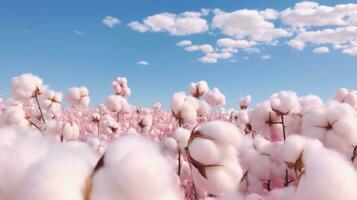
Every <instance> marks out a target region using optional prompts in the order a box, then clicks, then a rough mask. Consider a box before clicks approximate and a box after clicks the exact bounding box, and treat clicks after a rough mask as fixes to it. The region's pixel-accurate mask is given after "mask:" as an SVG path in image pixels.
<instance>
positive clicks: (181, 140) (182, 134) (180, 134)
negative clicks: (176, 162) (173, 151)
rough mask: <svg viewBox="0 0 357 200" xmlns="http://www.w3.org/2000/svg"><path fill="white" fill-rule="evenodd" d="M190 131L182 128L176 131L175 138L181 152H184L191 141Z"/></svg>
mask: <svg viewBox="0 0 357 200" xmlns="http://www.w3.org/2000/svg"><path fill="white" fill-rule="evenodd" d="M190 134H191V133H190V131H189V130H187V129H184V128H181V127H178V128H176V129H175V133H174V138H175V139H176V141H177V144H178V146H179V148H180V150H181V151H182V152H183V151H184V149H185V147H187V143H188V140H189V139H190Z"/></svg>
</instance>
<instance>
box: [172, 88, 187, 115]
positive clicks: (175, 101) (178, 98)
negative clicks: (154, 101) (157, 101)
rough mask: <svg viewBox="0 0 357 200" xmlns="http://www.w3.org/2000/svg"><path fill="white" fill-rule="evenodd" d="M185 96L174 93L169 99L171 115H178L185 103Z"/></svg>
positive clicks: (180, 93)
mask: <svg viewBox="0 0 357 200" xmlns="http://www.w3.org/2000/svg"><path fill="white" fill-rule="evenodd" d="M185 99H186V94H185V93H183V92H178V93H175V94H174V95H173V96H172V99H171V110H172V112H173V113H175V114H178V113H179V111H180V108H181V106H182V104H183V103H184V102H185Z"/></svg>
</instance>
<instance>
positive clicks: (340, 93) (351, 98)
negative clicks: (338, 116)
mask: <svg viewBox="0 0 357 200" xmlns="http://www.w3.org/2000/svg"><path fill="white" fill-rule="evenodd" d="M333 100H335V101H338V102H341V103H347V104H350V105H351V106H352V107H353V108H354V109H357V91H356V90H349V89H346V88H340V89H339V90H337V92H336V94H335V96H334V97H333Z"/></svg>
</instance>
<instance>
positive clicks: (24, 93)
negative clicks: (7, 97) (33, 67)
mask: <svg viewBox="0 0 357 200" xmlns="http://www.w3.org/2000/svg"><path fill="white" fill-rule="evenodd" d="M42 84H43V83H42V80H41V79H40V78H39V77H37V76H34V75H32V74H22V75H20V76H15V77H13V78H12V96H13V97H14V99H16V100H18V101H22V102H26V101H28V100H30V99H31V98H32V97H33V96H34V94H35V91H36V90H37V88H38V89H39V91H42V90H41V89H42ZM37 95H38V94H37Z"/></svg>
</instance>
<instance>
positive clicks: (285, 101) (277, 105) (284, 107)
mask: <svg viewBox="0 0 357 200" xmlns="http://www.w3.org/2000/svg"><path fill="white" fill-rule="evenodd" d="M270 104H271V107H272V110H273V111H274V112H276V113H277V114H278V115H287V114H289V113H297V112H299V111H300V104H299V99H298V97H297V95H296V93H295V92H292V91H281V92H279V93H274V94H273V95H272V96H271V97H270Z"/></svg>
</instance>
